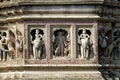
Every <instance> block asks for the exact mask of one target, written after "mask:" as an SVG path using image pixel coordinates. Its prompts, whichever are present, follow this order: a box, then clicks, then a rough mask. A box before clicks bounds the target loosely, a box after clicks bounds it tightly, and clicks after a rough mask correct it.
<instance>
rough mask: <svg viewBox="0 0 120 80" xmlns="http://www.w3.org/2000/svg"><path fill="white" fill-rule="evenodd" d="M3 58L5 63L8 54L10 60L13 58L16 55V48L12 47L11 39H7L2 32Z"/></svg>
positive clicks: (0, 41)
mask: <svg viewBox="0 0 120 80" xmlns="http://www.w3.org/2000/svg"><path fill="white" fill-rule="evenodd" d="M0 43H1V53H2V54H1V58H2V60H3V61H5V60H6V59H7V53H9V57H10V59H12V58H13V55H14V48H13V46H12V42H11V41H10V39H9V38H7V37H6V33H5V32H2V33H1V40H0Z"/></svg>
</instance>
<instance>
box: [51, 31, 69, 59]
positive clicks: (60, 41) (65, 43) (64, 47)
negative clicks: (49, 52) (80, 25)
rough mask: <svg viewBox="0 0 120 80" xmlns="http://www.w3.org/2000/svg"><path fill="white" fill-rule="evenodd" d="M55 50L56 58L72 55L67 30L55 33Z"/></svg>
mask: <svg viewBox="0 0 120 80" xmlns="http://www.w3.org/2000/svg"><path fill="white" fill-rule="evenodd" d="M54 36H55V39H54V42H53V46H54V47H53V49H54V55H55V56H62V57H63V56H68V54H69V53H70V40H69V37H70V35H69V34H68V32H67V31H66V30H63V29H59V30H56V31H55V32H54Z"/></svg>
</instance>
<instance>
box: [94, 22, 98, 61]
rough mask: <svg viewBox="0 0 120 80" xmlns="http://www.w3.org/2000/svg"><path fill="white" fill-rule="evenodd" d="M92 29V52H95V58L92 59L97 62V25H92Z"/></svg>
mask: <svg viewBox="0 0 120 80" xmlns="http://www.w3.org/2000/svg"><path fill="white" fill-rule="evenodd" d="M93 26H94V28H93V33H94V34H93V44H94V51H95V56H94V58H95V59H96V60H97V62H98V24H97V23H94V25H93Z"/></svg>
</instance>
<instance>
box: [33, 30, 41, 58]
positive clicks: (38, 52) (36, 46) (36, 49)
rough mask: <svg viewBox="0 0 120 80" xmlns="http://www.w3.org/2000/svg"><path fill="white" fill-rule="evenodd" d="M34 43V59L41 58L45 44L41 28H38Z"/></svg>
mask: <svg viewBox="0 0 120 80" xmlns="http://www.w3.org/2000/svg"><path fill="white" fill-rule="evenodd" d="M32 44H33V56H34V59H39V58H40V55H41V51H42V45H43V41H42V35H41V34H40V32H39V29H36V32H35V40H34V41H32Z"/></svg>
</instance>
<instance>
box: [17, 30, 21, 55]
mask: <svg viewBox="0 0 120 80" xmlns="http://www.w3.org/2000/svg"><path fill="white" fill-rule="evenodd" d="M16 49H17V51H18V54H19V55H18V56H19V57H20V56H21V57H23V56H22V54H21V55H20V52H22V51H23V40H22V36H21V33H20V32H19V31H18V32H17V38H16Z"/></svg>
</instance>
